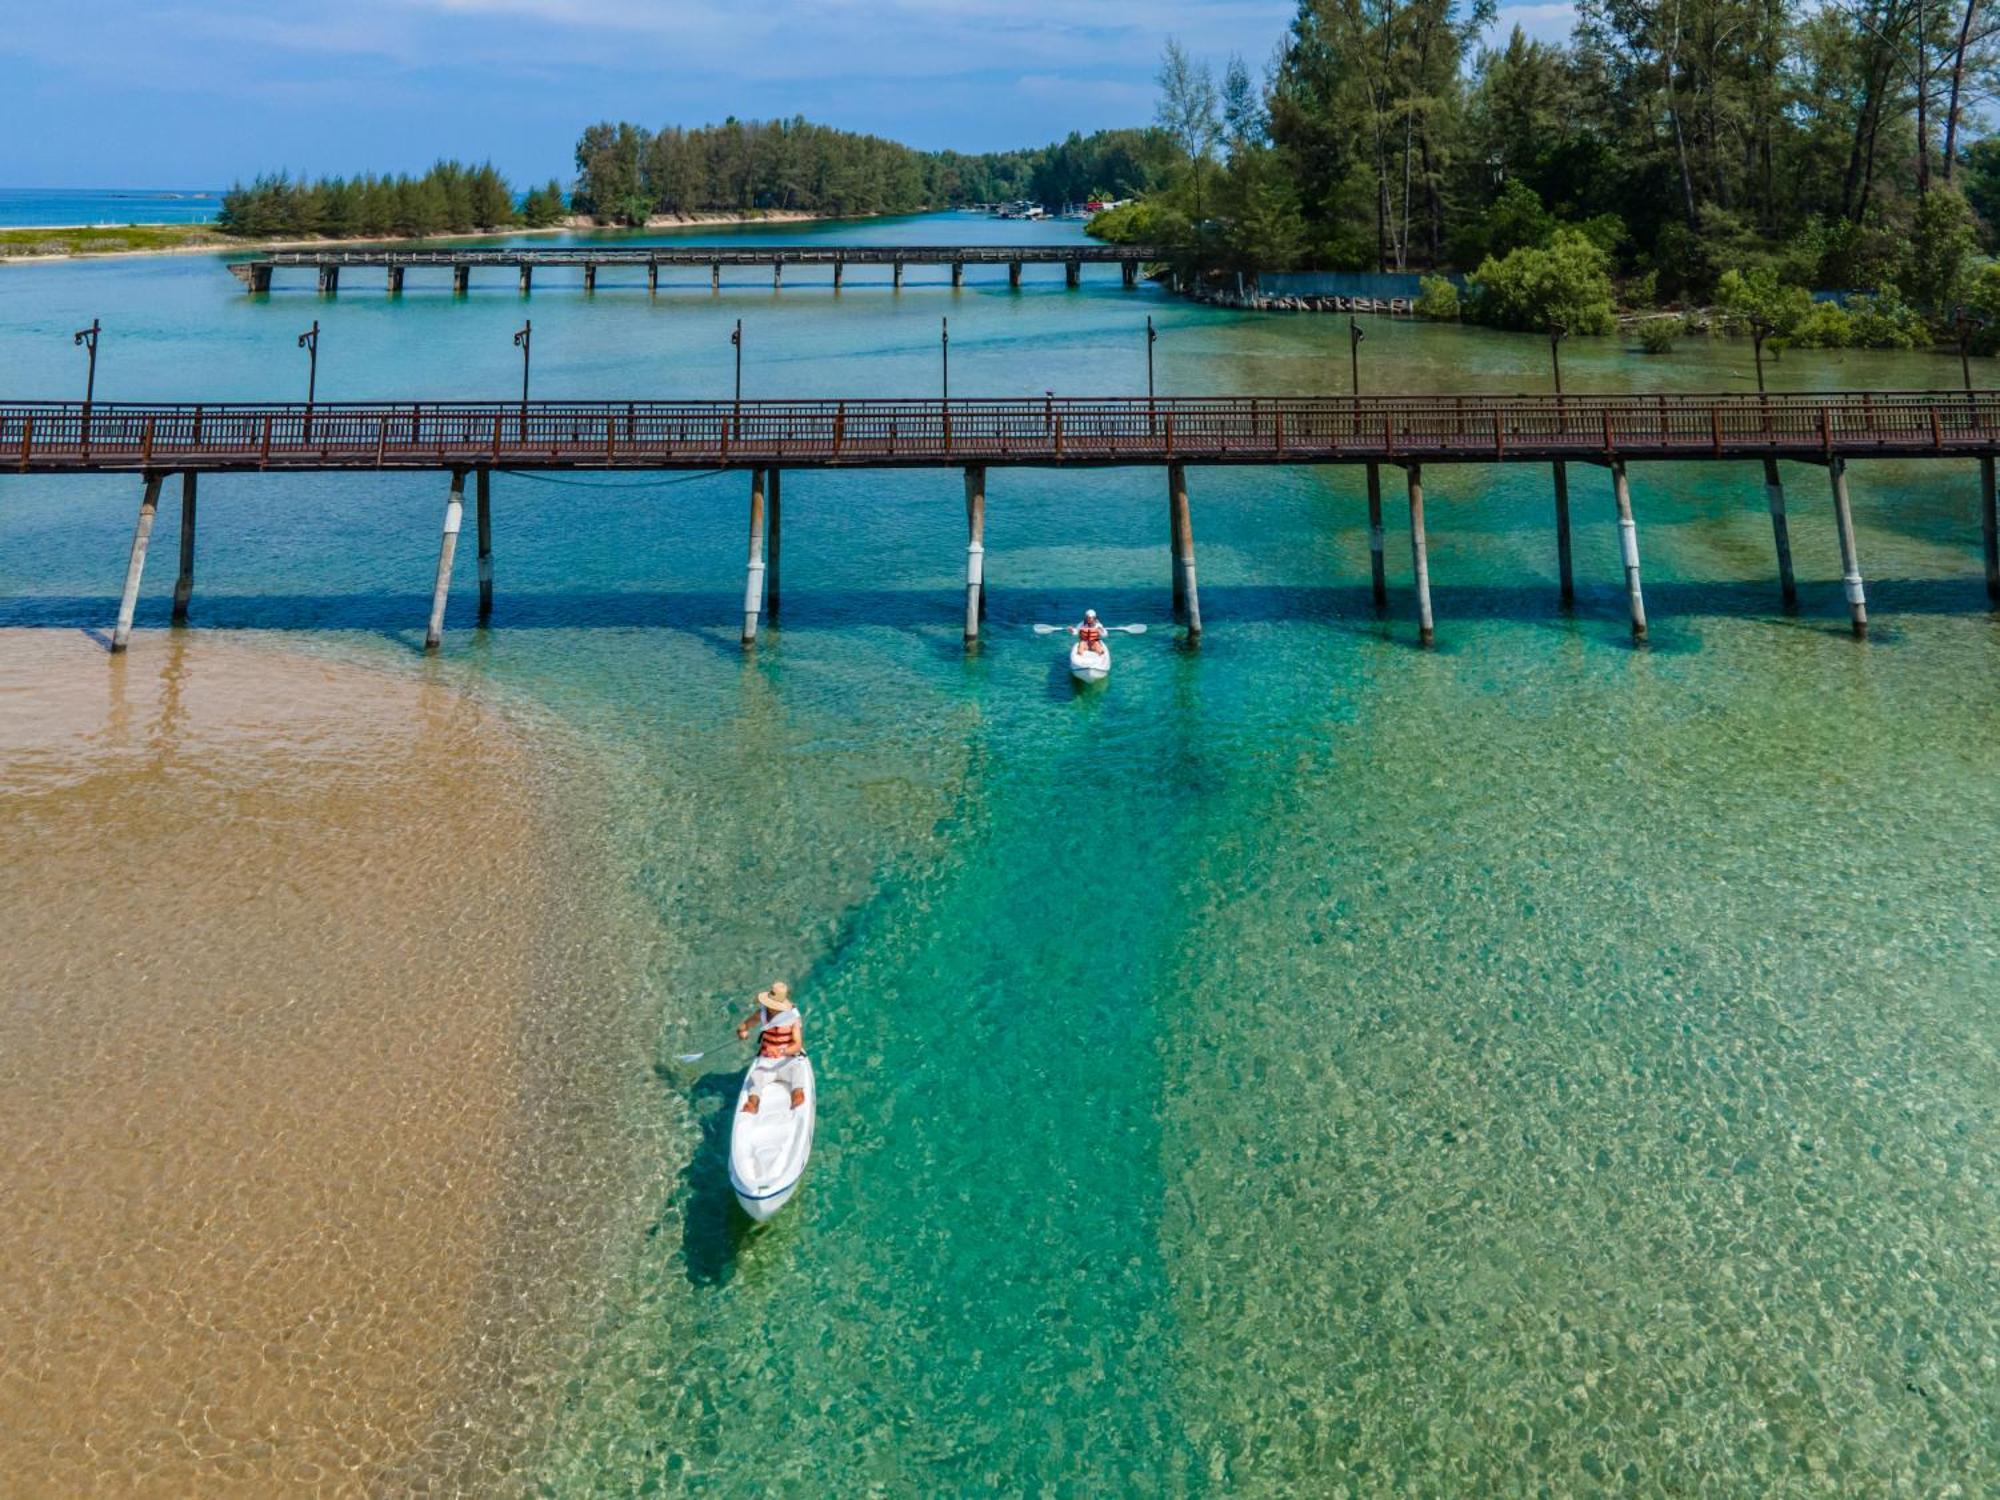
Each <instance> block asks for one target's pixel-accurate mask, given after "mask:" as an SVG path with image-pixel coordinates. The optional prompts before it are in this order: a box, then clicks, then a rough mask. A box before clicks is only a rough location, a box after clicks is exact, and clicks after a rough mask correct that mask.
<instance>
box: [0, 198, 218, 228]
mask: <svg viewBox="0 0 2000 1500" xmlns="http://www.w3.org/2000/svg"><path fill="white" fill-rule="evenodd" d="M221 206H222V193H221V191H220V190H219V189H213V188H0V228H9V227H26V226H32V225H36V224H85V225H93V224H206V223H207V222H208V221H209V220H210V219H213V218H214V217H215V213H216V210H217V209H218V208H220V207H221Z"/></svg>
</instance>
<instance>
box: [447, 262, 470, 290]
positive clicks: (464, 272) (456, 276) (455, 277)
mask: <svg viewBox="0 0 2000 1500" xmlns="http://www.w3.org/2000/svg"><path fill="white" fill-rule="evenodd" d="M471 290H472V267H471V266H453V267H452V268H451V294H452V295H453V296H454V297H463V296H465V295H466V294H467V293H469V292H470V291H471Z"/></svg>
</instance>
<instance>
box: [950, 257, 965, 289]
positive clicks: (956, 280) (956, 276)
mask: <svg viewBox="0 0 2000 1500" xmlns="http://www.w3.org/2000/svg"><path fill="white" fill-rule="evenodd" d="M951 285H952V290H954V291H956V290H957V289H958V288H959V287H962V286H964V285H965V262H964V261H962V260H955V261H953V262H952V263H951Z"/></svg>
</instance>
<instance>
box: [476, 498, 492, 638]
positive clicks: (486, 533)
mask: <svg viewBox="0 0 2000 1500" xmlns="http://www.w3.org/2000/svg"><path fill="white" fill-rule="evenodd" d="M473 496H474V504H475V514H476V516H477V521H478V528H479V618H480V619H481V620H485V619H486V618H487V617H488V616H490V615H491V614H492V613H493V471H492V470H491V469H484V468H482V469H481V470H480V471H479V476H478V484H477V486H476V487H475V489H474V491H473Z"/></svg>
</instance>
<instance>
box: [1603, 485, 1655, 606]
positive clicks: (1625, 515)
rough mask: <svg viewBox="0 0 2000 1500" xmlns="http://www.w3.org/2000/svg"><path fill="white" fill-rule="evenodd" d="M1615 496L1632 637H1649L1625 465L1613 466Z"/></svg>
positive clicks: (1613, 493)
mask: <svg viewBox="0 0 2000 1500" xmlns="http://www.w3.org/2000/svg"><path fill="white" fill-rule="evenodd" d="M1611 496H1612V501H1613V503H1614V504H1615V505H1616V506H1617V508H1618V555H1619V556H1620V557H1621V558H1622V559H1623V560H1624V563H1625V599H1626V602H1627V604H1628V605H1630V607H1631V611H1632V639H1633V640H1635V641H1643V640H1644V639H1645V638H1646V594H1645V590H1644V589H1643V588H1642V587H1641V585H1640V581H1639V523H1638V522H1637V521H1634V520H1633V519H1632V486H1631V485H1630V484H1629V483H1628V482H1627V481H1626V478H1625V465H1624V464H1622V463H1614V464H1612V466H1611Z"/></svg>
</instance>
